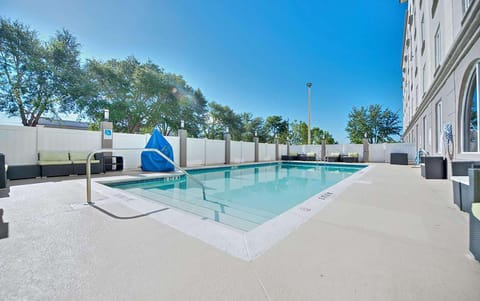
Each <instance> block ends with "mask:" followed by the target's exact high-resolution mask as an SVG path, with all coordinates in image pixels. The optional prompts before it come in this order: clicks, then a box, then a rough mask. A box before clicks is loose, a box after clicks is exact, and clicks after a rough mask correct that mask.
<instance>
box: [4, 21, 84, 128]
mask: <svg viewBox="0 0 480 301" xmlns="http://www.w3.org/2000/svg"><path fill="white" fill-rule="evenodd" d="M79 53H80V52H79V44H78V43H77V41H76V39H75V37H73V36H72V35H71V34H70V33H69V32H68V31H67V30H62V31H58V32H57V33H56V34H55V36H54V37H53V38H52V39H51V40H50V41H48V42H42V41H40V40H39V38H38V37H37V33H36V32H35V31H33V30H31V29H30V28H29V27H28V26H25V25H23V24H21V23H19V22H17V21H14V22H12V21H10V20H7V19H3V18H0V110H1V111H3V112H5V113H7V114H8V115H9V116H20V118H21V120H22V124H23V125H24V126H36V125H37V123H38V121H39V119H40V117H41V116H42V115H44V114H51V115H57V114H58V113H67V112H72V111H74V110H75V109H76V100H78V99H80V98H82V97H83V96H84V95H85V93H86V90H85V86H84V82H83V79H84V77H83V73H82V69H81V67H80V60H79Z"/></svg>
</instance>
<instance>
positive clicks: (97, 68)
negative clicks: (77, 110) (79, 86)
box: [82, 57, 166, 133]
mask: <svg viewBox="0 0 480 301" xmlns="http://www.w3.org/2000/svg"><path fill="white" fill-rule="evenodd" d="M86 70H87V74H88V77H89V80H90V83H91V86H94V87H95V90H96V93H95V97H93V99H90V100H89V101H88V102H84V103H82V105H83V108H84V110H85V112H86V113H87V115H88V116H89V117H90V118H91V119H92V120H99V119H101V116H102V112H103V109H105V108H108V109H109V110H110V120H111V121H112V122H113V125H114V129H115V131H119V132H127V133H137V132H140V131H141V129H142V128H143V127H145V126H146V125H148V124H149V122H150V118H151V116H152V115H153V114H152V111H153V108H152V106H153V104H154V103H155V102H156V101H157V99H158V96H159V95H160V94H161V92H163V91H162V89H165V88H166V87H165V85H164V82H163V81H162V77H161V75H162V73H161V70H160V68H159V67H158V66H156V65H155V64H153V63H151V62H147V63H145V64H141V63H140V62H139V61H138V60H137V59H135V58H134V57H128V58H127V59H126V60H122V61H118V60H115V59H111V60H109V61H107V62H101V61H97V60H95V59H92V60H89V61H88V62H87V65H86Z"/></svg>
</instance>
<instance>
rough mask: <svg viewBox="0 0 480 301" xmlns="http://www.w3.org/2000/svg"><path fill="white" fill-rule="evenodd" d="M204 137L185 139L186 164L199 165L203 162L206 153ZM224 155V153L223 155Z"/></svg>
mask: <svg viewBox="0 0 480 301" xmlns="http://www.w3.org/2000/svg"><path fill="white" fill-rule="evenodd" d="M205 148H206V145H205V139H200V138H188V139H187V166H199V165H204V164H205V154H206V149H205ZM224 156H225V155H224Z"/></svg>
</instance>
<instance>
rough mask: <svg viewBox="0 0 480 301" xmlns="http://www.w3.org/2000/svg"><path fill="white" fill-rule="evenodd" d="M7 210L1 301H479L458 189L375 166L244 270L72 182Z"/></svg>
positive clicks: (19, 193) (28, 184)
mask: <svg viewBox="0 0 480 301" xmlns="http://www.w3.org/2000/svg"><path fill="white" fill-rule="evenodd" d="M51 180H52V179H41V180H40V181H33V182H37V183H32V181H16V182H13V183H12V184H13V186H12V187H11V192H10V197H9V198H2V199H0V208H3V209H4V211H5V213H4V216H3V219H4V222H8V223H9V227H10V233H9V237H8V238H5V239H0V300H20V299H21V300H112V299H119V300H402V301H404V300H480V263H479V262H477V261H475V260H473V258H472V256H471V254H470V253H469V251H468V215H467V214H466V213H463V212H461V211H460V210H459V209H458V208H457V207H456V206H455V205H454V204H453V200H452V187H451V182H450V181H449V180H425V179H424V178H422V177H421V176H420V170H419V168H415V167H413V166H403V165H388V164H373V168H371V169H370V170H369V172H368V173H365V174H364V175H363V176H362V177H361V178H359V179H357V180H356V181H354V182H353V183H351V184H350V186H349V187H348V189H346V190H344V191H342V192H341V193H339V194H338V195H337V196H336V198H335V199H334V200H333V201H331V202H329V203H328V204H327V205H326V206H325V207H324V208H323V209H322V210H321V211H319V212H318V213H317V214H315V215H314V216H313V217H311V218H310V219H309V220H308V221H306V222H305V223H304V224H302V225H301V226H299V227H298V229H296V230H295V231H293V232H292V233H290V234H289V235H288V236H287V237H286V238H284V239H282V240H281V241H279V242H278V243H276V244H275V245H274V246H273V247H271V248H270V249H269V250H268V251H266V252H265V253H263V254H262V255H260V256H259V257H257V258H255V259H253V260H252V261H244V260H241V259H238V258H236V257H233V256H230V255H228V254H227V253H225V252H223V251H221V250H218V249H217V248H214V247H212V246H210V245H208V244H205V243H204V242H202V241H200V240H198V239H195V238H193V237H190V236H188V235H186V234H183V233H182V232H179V231H177V230H175V229H173V228H171V227H169V226H166V225H164V224H162V223H160V222H159V221H158V220H157V219H156V218H155V217H156V216H159V215H162V214H165V213H166V212H167V211H168V210H169V209H165V206H161V205H160V204H159V205H155V206H154V207H151V208H149V210H145V211H143V212H139V211H135V210H133V209H132V207H131V206H129V205H128V204H129V203H131V202H135V200H133V199H128V198H119V197H112V196H108V195H105V194H102V192H98V191H96V192H95V191H94V193H96V198H97V200H98V202H97V205H98V207H99V208H101V209H102V210H100V209H98V208H94V207H91V206H86V205H83V204H84V203H85V180H83V179H76V178H74V177H69V178H58V179H55V178H54V179H53V181H51Z"/></svg>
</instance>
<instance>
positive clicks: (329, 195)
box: [298, 191, 333, 212]
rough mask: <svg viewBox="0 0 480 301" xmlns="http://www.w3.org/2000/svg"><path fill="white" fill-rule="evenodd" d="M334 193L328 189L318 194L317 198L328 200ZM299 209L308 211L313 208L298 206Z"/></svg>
mask: <svg viewBox="0 0 480 301" xmlns="http://www.w3.org/2000/svg"><path fill="white" fill-rule="evenodd" d="M332 195H333V192H328V191H327V192H325V193H322V194H321V195H319V196H317V199H319V200H326V199H328V198H329V197H331V196H332ZM298 209H300V210H302V211H306V212H308V211H312V209H311V208H308V207H300V208H298Z"/></svg>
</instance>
